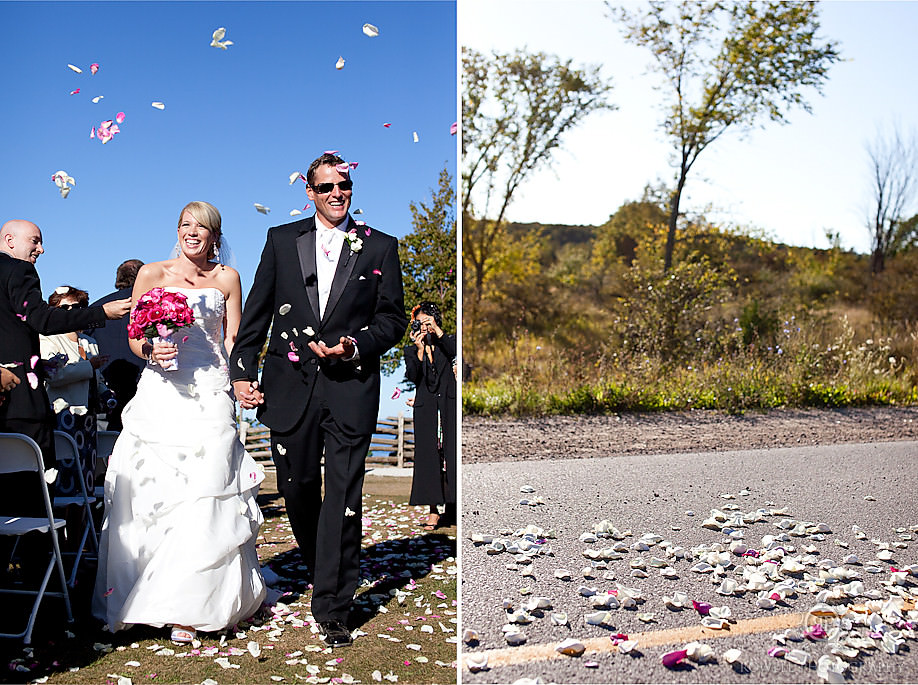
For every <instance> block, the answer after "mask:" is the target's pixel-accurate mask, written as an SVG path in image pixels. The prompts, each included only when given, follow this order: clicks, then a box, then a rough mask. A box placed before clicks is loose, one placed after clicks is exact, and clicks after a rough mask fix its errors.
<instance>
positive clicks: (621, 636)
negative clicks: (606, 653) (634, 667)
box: [609, 633, 628, 645]
mask: <svg viewBox="0 0 918 685" xmlns="http://www.w3.org/2000/svg"><path fill="white" fill-rule="evenodd" d="M609 639H610V640H612V644H613V645H617V644H621V643H622V642H625V641H626V640H627V639H628V636H627V635H626V634H625V633H616V634H615V635H610V636H609Z"/></svg>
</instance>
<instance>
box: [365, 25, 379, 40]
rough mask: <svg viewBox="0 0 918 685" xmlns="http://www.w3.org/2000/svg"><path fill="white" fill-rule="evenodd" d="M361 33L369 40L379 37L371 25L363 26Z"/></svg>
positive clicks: (376, 30)
mask: <svg viewBox="0 0 918 685" xmlns="http://www.w3.org/2000/svg"><path fill="white" fill-rule="evenodd" d="M363 33H364V35H365V36H369V37H370V38H376V36H378V35H379V29H378V28H376V27H375V26H373V24H364V25H363Z"/></svg>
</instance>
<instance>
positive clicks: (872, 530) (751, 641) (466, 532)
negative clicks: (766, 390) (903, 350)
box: [461, 442, 918, 683]
mask: <svg viewBox="0 0 918 685" xmlns="http://www.w3.org/2000/svg"><path fill="white" fill-rule="evenodd" d="M612 449H613V448H612V447H610V451H611V450H612ZM462 477H463V483H462V493H463V503H462V507H463V518H462V520H463V540H462V551H461V554H462V556H461V566H462V616H461V620H462V625H463V627H464V628H473V629H475V630H477V631H479V633H480V640H479V642H477V643H473V644H472V645H462V650H463V660H462V666H461V678H462V682H464V683H513V682H515V681H517V680H518V679H521V678H530V679H536V678H541V679H542V680H543V681H544V682H563V683H612V682H673V683H683V682H684V683H695V682H698V683H700V682H739V683H746V682H750V683H751V682H767V683H784V682H824V681H823V680H822V679H821V678H820V677H819V676H818V675H817V672H816V669H815V668H814V667H813V665H810V666H800V665H797V664H794V663H790V662H788V661H785V660H784V659H782V658H776V657H771V656H768V650H769V649H770V648H771V647H774V646H776V645H777V644H778V643H777V642H776V641H775V639H774V637H773V635H774V633H775V632H778V631H775V630H773V629H768V627H767V626H765V625H763V626H761V627H760V628H755V630H761V631H762V632H752V633H750V634H744V635H739V634H738V632H739V631H740V627H741V626H740V624H737V623H734V624H732V625H731V628H730V629H729V630H727V631H716V632H714V633H712V635H715V634H716V635H718V636H719V635H727V636H728V637H716V638H715V637H713V636H712V637H709V638H707V639H704V640H703V642H705V643H706V644H709V645H710V646H711V647H712V648H713V649H714V652H715V655H716V659H715V661H714V662H713V663H706V664H695V663H689V664H687V665H685V666H683V667H680V668H677V669H675V670H670V669H667V668H666V667H664V666H663V665H662V664H661V661H660V657H661V655H662V654H664V653H665V652H668V651H670V650H673V649H678V648H681V647H682V646H684V643H683V644H680V643H679V641H678V640H677V642H676V643H673V644H670V645H668V646H666V645H658V646H653V645H651V646H645V647H641V641H640V640H639V644H638V647H637V648H636V650H634V652H632V653H631V654H629V655H626V654H621V653H617V652H616V651H615V650H609V649H608V648H605V649H604V650H603V651H601V652H590V651H588V652H587V653H585V654H584V655H583V656H581V657H562V658H553V659H548V660H546V659H540V658H533V659H531V660H527V659H524V658H519V657H517V658H514V657H513V656H511V657H510V661H518V662H521V663H512V664H510V665H504V666H492V667H490V668H487V669H485V670H481V671H478V672H471V671H470V670H469V669H468V668H466V667H465V660H466V657H467V656H469V655H470V654H475V653H481V652H488V653H489V655H490V656H491V658H492V659H493V660H494V661H497V658H498V657H499V656H500V655H501V653H500V652H495V651H493V650H507V648H508V644H507V642H506V641H505V639H504V637H503V634H502V626H504V625H505V624H506V623H507V616H508V613H507V611H505V610H504V609H503V607H502V600H503V599H504V598H509V599H510V600H511V601H512V604H513V606H514V608H519V607H520V606H521V604H523V603H525V602H526V601H527V600H528V599H530V598H532V597H535V596H543V597H548V598H549V599H550V600H551V603H552V607H553V608H552V609H551V610H549V611H545V612H543V616H542V617H538V616H536V617H535V618H534V619H533V620H532V622H531V623H528V624H525V625H520V626H519V629H520V630H521V631H522V632H523V633H524V634H525V636H526V643H525V644H524V645H523V646H522V647H516V648H511V655H512V654H513V649H516V650H519V651H518V654H519V655H523V654H526V653H527V652H525V651H524V650H527V649H530V648H532V646H534V645H539V644H549V645H550V644H553V643H557V642H559V641H561V640H563V639H564V638H567V637H574V638H577V639H580V640H584V639H591V638H601V639H602V640H601V644H605V642H606V640H608V638H609V636H610V635H611V634H615V633H625V634H629V635H633V634H635V633H639V632H642V631H644V632H647V631H653V632H654V633H656V631H664V630H669V629H675V628H680V627H697V626H699V622H700V616H699V614H698V613H697V612H696V611H695V610H693V609H692V607H691V604H689V606H688V608H686V609H682V610H681V611H673V610H670V609H668V608H667V607H666V606H665V605H664V602H663V599H662V598H663V596H665V595H670V596H671V595H672V594H673V593H674V592H675V591H682V592H685V593H686V594H687V595H688V597H689V599H690V600H697V601H705V602H709V603H710V604H712V605H713V606H715V607H719V606H722V605H726V606H729V607H730V608H731V610H732V615H733V619H734V620H739V621H744V620H746V619H760V621H759V622H760V623H765V622H767V621H768V620H769V617H772V618H771V620H772V621H774V620H776V619H775V618H774V617H775V616H778V617H781V616H782V615H789V614H803V613H805V612H807V611H808V610H809V609H810V608H811V607H812V606H813V605H814V604H815V601H816V596H815V594H812V593H811V592H806V591H803V590H801V591H800V592H798V593H797V594H796V595H791V596H789V597H787V599H786V600H785V602H783V603H781V604H779V605H778V606H777V607H775V608H774V609H771V610H766V609H762V608H759V607H757V606H756V596H757V593H756V592H746V593H744V594H735V595H731V596H724V595H721V594H718V593H717V592H716V588H717V587H718V586H717V585H716V584H714V582H712V576H711V574H701V573H696V572H693V571H691V570H690V567H691V566H692V565H694V564H695V563H696V562H697V558H695V559H682V560H671V566H672V567H673V568H674V569H675V571H676V575H677V577H676V578H674V579H669V578H665V577H663V576H661V575H660V573H659V569H658V568H655V567H653V566H651V565H650V564H649V562H650V560H651V558H653V557H658V558H664V557H665V556H666V555H665V553H664V552H663V550H662V549H661V547H660V546H659V545H656V546H652V547H651V549H650V550H648V551H637V550H632V549H629V550H628V551H627V552H625V553H624V554H623V555H622V558H621V559H618V560H612V561H608V562H607V566H608V568H607V569H598V570H596V571H594V577H593V578H584V577H583V575H582V573H581V569H582V568H583V567H585V566H590V559H588V558H587V557H585V556H584V555H583V552H584V551H585V550H598V549H602V548H608V547H609V546H611V545H612V544H614V543H615V540H611V539H600V540H599V541H598V542H595V543H590V542H581V541H580V539H579V537H580V536H581V534H582V533H584V532H586V531H590V530H591V528H592V526H593V525H594V524H596V523H598V522H600V521H602V520H604V519H606V520H609V521H610V522H611V523H612V524H613V525H614V526H615V527H616V528H617V529H619V530H620V531H626V530H630V531H632V533H633V535H632V536H630V537H626V538H624V539H623V540H622V541H621V542H624V543H625V544H626V545H628V546H629V547H630V546H631V545H632V544H634V543H635V542H636V541H637V540H639V539H640V538H641V537H642V535H644V534H645V533H656V534H658V535H659V536H662V538H664V539H665V540H669V541H671V542H672V543H674V544H675V545H678V546H681V547H683V548H684V549H685V550H686V551H690V550H691V549H692V548H693V547H695V546H698V545H711V544H713V543H717V542H728V541H729V540H730V538H728V537H727V535H726V534H725V533H724V532H721V531H717V530H711V529H708V528H705V527H702V524H703V522H704V521H705V519H706V518H708V516H709V515H710V512H711V510H712V509H721V510H726V512H727V513H731V512H730V511H729V507H732V506H734V505H735V506H736V507H738V511H740V512H743V513H745V512H752V511H755V510H758V509H760V508H761V509H764V510H766V511H768V512H770V511H772V510H774V509H780V508H786V511H787V515H786V516H782V515H766V516H765V517H764V521H762V522H756V523H751V524H749V525H748V526H747V527H736V530H738V531H739V533H737V535H739V534H742V535H743V537H742V539H741V540H740V541H741V542H742V543H743V544H745V545H747V546H748V547H749V548H752V549H755V550H759V551H761V550H762V549H763V541H762V537H763V536H769V535H770V536H776V535H781V534H782V533H785V532H786V531H785V530H783V529H781V528H779V527H777V524H778V523H779V522H780V521H781V520H782V519H790V520H793V521H805V522H811V523H823V524H826V525H827V526H828V528H829V529H830V532H828V533H824V534H823V539H821V540H820V539H818V538H813V537H812V536H811V535H805V536H791V539H790V540H787V541H785V542H783V543H782V545H783V547H785V548H786V550H787V552H788V556H797V555H803V554H806V552H805V551H804V550H803V547H805V546H814V547H815V548H816V550H812V551H814V552H816V559H817V561H822V560H825V559H827V558H828V559H832V560H833V561H834V563H833V564H831V565H832V566H844V567H846V568H848V569H850V570H852V571H854V572H856V573H857V574H858V576H859V580H861V581H863V583H864V588H865V590H866V591H870V590H879V591H881V593H882V596H883V597H884V598H886V597H889V596H890V592H889V589H888V588H887V587H885V586H884V585H883V584H882V581H888V580H890V577H891V576H890V573H889V571H890V566H895V567H899V568H901V567H903V566H908V565H911V564H916V563H918V505H916V493H918V442H891V443H874V444H854V445H840V446H829V447H800V448H785V449H772V450H751V451H737V452H717V453H703V454H675V455H674V454H669V455H641V456H628V457H613V458H592V459H586V460H583V459H580V460H564V459H563V458H560V457H559V458H558V459H555V460H550V461H539V462H533V461H529V462H525V463H507V462H504V463H488V464H471V465H464V466H463V474H462ZM527 485H528V486H531V487H532V488H533V489H534V492H531V493H524V492H521V487H523V486H527ZM742 491H746V492H748V494H741V493H742ZM721 495H732V496H733V497H734V498H733V499H726V498H724V497H722V496H721ZM524 498H526V499H530V500H535V499H536V498H540V499H541V500H542V501H544V504H538V505H536V506H530V505H524V504H520V503H519V502H520V500H521V499H524ZM689 511H692V512H694V515H693V516H690V515H688V514H687V512H689ZM527 525H534V526H538V527H539V528H542V529H544V530H546V531H553V534H554V536H555V537H554V538H548V539H547V540H546V543H545V544H547V545H550V547H551V553H550V554H544V553H540V554H538V555H536V556H535V557H534V560H533V561H532V563H531V564H525V563H517V561H515V560H514V558H513V557H512V555H511V554H510V553H508V552H503V553H497V554H488V553H487V552H486V548H487V545H485V544H480V543H479V544H476V543H473V542H472V541H471V540H470V539H469V538H470V536H471V535H473V534H477V533H480V534H491V535H495V536H497V537H499V538H501V539H504V540H510V541H518V540H519V539H520V538H519V537H514V535H513V533H515V532H517V531H518V530H519V529H521V528H524V527H525V526H527ZM785 525H786V524H785ZM852 526H859V527H860V529H862V531H863V533H864V534H865V535H866V539H858V538H857V536H856V534H855V532H854V530H853V529H852ZM912 538H914V539H912ZM836 541H838V542H841V543H844V544H846V545H847V547H843V546H840V545H839V544H837V542H836ZM779 542H780V541H779ZM878 543H885V544H886V545H887V546H889V547H890V549H891V552H892V559H890V560H889V561H878V560H877V556H876V555H877V552H878V550H879V549H881V547H882V546H881V545H880V544H878ZM897 545H898V546H897ZM791 547H793V548H795V549H794V550H793V552H792V553H791ZM850 554H857V555H858V557H859V563H847V564H843V563H842V562H843V559H844V558H845V557H846V556H848V555H850ZM730 556H731V561H732V562H733V564H734V567H733V568H731V569H730V570H729V571H728V573H727V574H726V575H725V576H724V577H730V578H735V579H737V580H738V581H740V583H742V577H741V576H737V575H735V572H734V571H735V568H736V565H739V566H742V565H744V560H743V559H742V558H741V557H738V556H735V555H730ZM637 557H643V559H644V560H645V561H646V562H648V565H647V566H646V569H645V570H646V571H647V572H648V574H649V575H648V577H646V578H640V577H634V576H632V575H631V574H632V561H633V560H634V559H636V558H637ZM867 562H874V563H877V564H881V565H882V567H883V572H882V573H870V572H868V571H867V568H868V563H867ZM527 567H528V568H531V573H532V574H533V575H532V576H530V577H527V576H524V575H523V573H522V570H523V569H526V568H527ZM559 569H567V570H568V571H570V572H571V574H572V579H571V580H560V579H558V578H556V577H555V572H556V571H557V570H559ZM607 571H612V572H613V573H614V574H615V580H606V579H604V577H603V576H604V574H605V573H606V572H607ZM790 577H791V578H793V579H794V580H795V581H796V583H797V584H798V587H799V585H800V584H802V583H804V582H805V581H806V580H807V579H808V578H812V577H816V578H818V577H819V571H818V567H817V566H815V565H808V566H806V568H805V570H804V571H803V572H801V573H797V574H794V575H792V576H790ZM916 581H918V577H916V576H914V575H913V576H909V578H908V579H907V580H906V581H905V583H906V584H905V586H904V589H905V591H906V593H910V594H912V595H918V583H916ZM616 582H619V583H621V584H622V585H624V586H627V587H630V588H638V589H640V590H641V594H642V596H643V598H644V601H643V602H642V603H639V604H638V606H637V607H636V608H634V609H630V610H629V609H624V608H619V609H613V610H612V611H611V614H612V616H611V619H612V626H611V627H600V626H591V625H587V624H586V623H585V622H584V616H585V615H586V614H588V613H590V612H593V611H596V610H595V609H593V608H592V607H591V606H590V600H589V599H588V598H586V597H584V596H581V594H580V593H579V592H578V588H579V587H580V586H587V587H595V588H597V590H598V591H599V592H606V591H607V590H610V589H614V588H615V587H616V585H615V583H616ZM844 582H849V581H844ZM836 585H837V584H836ZM827 587H832V586H831V585H830V586H827ZM522 588H526V589H527V590H528V591H529V592H530V593H531V594H522V593H521V589H522ZM864 601H866V598H864V597H860V598H858V599H856V600H853V601H852V603H853V604H857V603H863V602H864ZM553 611H554V612H558V611H563V612H566V613H567V615H568V619H569V624H568V625H566V626H558V625H553V624H552V623H551V621H550V614H551V612H553ZM645 613H653V614H654V620H653V622H650V623H645V622H643V621H642V620H641V619H640V618H639V615H641V614H645ZM794 620H796V619H794ZM801 624H802V621H801ZM753 625H754V626H755V625H758V623H756V624H753ZM651 642H652V638H650V637H648V638H647V639H646V644H650V643H651ZM597 644H600V643H597ZM609 644H611V640H609ZM788 646H789V648H795V649H802V650H804V651H806V652H807V653H808V654H809V655H810V657H811V659H812V661H813V662H814V661H815V659H816V658H818V657H819V656H820V655H821V654H824V653H826V652H827V651H828V648H827V642H826V641H824V640H817V641H810V640H804V641H803V642H799V643H796V642H790V643H788ZM734 647H735V648H738V649H740V650H741V651H742V656H741V662H742V666H736V667H734V666H731V665H729V664H727V663H726V662H725V661H724V660H723V658H722V654H723V652H724V651H725V650H727V649H730V648H734ZM546 651H547V652H548V653H549V654H551V653H553V652H552V650H551V649H550V648H549V649H548V650H546ZM492 663H493V662H492ZM916 681H918V641H916V640H915V639H911V638H908V639H906V640H905V642H904V644H903V645H902V646H901V647H900V648H899V650H898V653H897V654H888V653H886V652H885V651H883V650H882V649H879V650H874V651H869V652H863V653H862V655H861V656H860V657H859V658H857V659H855V660H854V661H853V662H852V663H851V664H850V668H849V674H848V682H916Z"/></svg>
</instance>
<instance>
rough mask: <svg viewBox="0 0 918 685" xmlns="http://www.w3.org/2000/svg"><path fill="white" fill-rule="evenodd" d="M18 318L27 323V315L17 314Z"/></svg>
mask: <svg viewBox="0 0 918 685" xmlns="http://www.w3.org/2000/svg"><path fill="white" fill-rule="evenodd" d="M16 316H18V317H19V318H20V319H22V320H23V321H25V314H17V315H16Z"/></svg>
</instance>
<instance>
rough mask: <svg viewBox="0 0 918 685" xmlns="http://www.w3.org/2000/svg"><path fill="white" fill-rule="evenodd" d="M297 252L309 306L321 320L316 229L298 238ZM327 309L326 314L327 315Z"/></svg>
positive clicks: (307, 228)
mask: <svg viewBox="0 0 918 685" xmlns="http://www.w3.org/2000/svg"><path fill="white" fill-rule="evenodd" d="M296 252H297V256H298V257H299V260H300V271H301V272H302V274H303V285H304V286H305V287H306V297H307V298H308V299H309V306H311V307H312V312H313V314H315V317H316V321H318V320H319V278H318V276H317V274H316V227H315V223H313V224H312V226H311V227H308V226H307V227H306V228H305V232H304V233H301V234H300V235H299V236H297V239H296ZM327 311H328V310H327V308H326V313H327Z"/></svg>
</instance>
